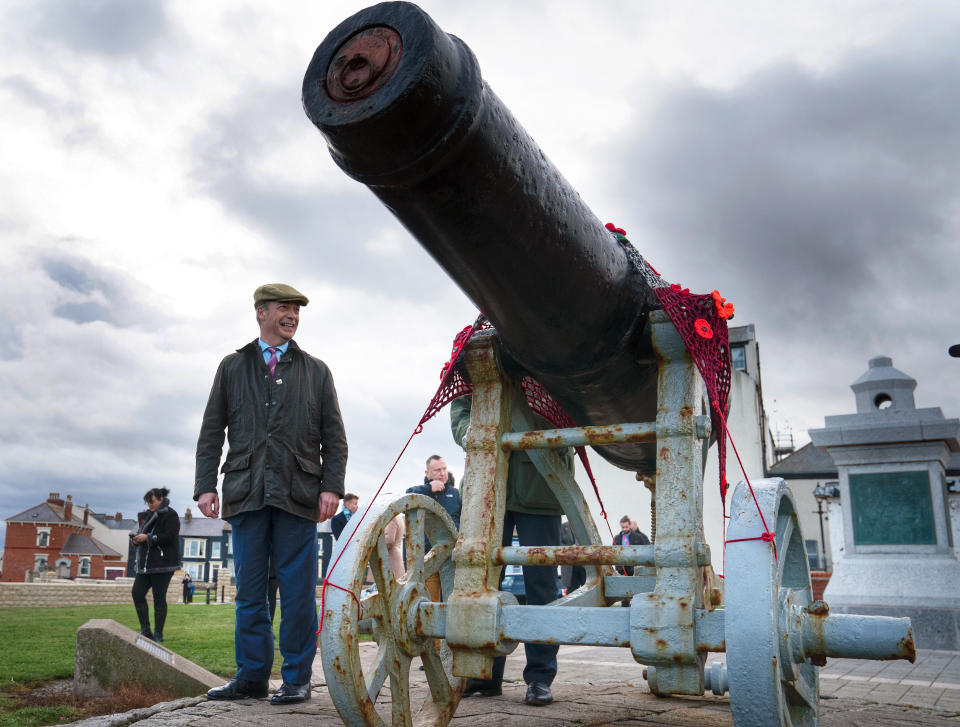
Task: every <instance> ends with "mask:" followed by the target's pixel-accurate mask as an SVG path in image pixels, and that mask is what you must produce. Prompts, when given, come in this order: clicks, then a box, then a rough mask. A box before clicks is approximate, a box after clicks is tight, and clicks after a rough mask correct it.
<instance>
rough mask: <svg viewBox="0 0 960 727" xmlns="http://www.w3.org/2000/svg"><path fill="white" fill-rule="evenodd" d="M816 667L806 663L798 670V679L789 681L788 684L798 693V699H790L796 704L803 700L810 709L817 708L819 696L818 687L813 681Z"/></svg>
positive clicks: (791, 689)
mask: <svg viewBox="0 0 960 727" xmlns="http://www.w3.org/2000/svg"><path fill="white" fill-rule="evenodd" d="M815 669H816V667H813V666H810V665H804V666H802V667H801V668H799V669H797V670H796V675H797V678H796V681H793V682H788V683H787V684H786V686H788V687H789V689H790V691H791V692H793V693H794V694H795V695H796V699H794V700H790V701H792V702H793V703H794V704H797V703H798V700H799V701H802V703H803V704H805V705H806V706H807V707H809V708H810V709H814V710H816V708H817V703H818V702H819V697H818V696H817V687H816V684H815V683H812V682H813V681H814V679H815V676H814V675H815V674H816V672H815V671H814V670H815Z"/></svg>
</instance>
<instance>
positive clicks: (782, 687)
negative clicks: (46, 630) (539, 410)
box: [303, 2, 913, 727]
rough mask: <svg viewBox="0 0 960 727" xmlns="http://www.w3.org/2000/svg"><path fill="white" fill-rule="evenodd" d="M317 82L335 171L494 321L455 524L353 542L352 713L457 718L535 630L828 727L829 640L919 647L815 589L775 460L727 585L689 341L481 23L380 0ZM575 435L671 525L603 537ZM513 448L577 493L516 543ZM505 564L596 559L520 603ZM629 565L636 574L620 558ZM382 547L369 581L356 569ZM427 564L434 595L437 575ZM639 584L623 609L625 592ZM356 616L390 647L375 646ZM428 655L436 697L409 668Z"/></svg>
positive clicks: (470, 363) (347, 602)
mask: <svg viewBox="0 0 960 727" xmlns="http://www.w3.org/2000/svg"><path fill="white" fill-rule="evenodd" d="M303 103H304V108H305V110H306V113H307V115H308V116H309V118H310V120H311V121H312V122H313V123H314V124H315V125H316V127H317V128H318V129H319V130H320V131H321V133H322V134H323V136H324V138H325V139H326V142H327V145H328V148H329V151H330V153H331V155H332V156H333V159H334V160H335V161H336V163H337V164H338V165H339V166H340V168H341V169H343V170H344V171H345V172H346V173H347V174H348V175H349V176H351V177H352V178H354V179H356V180H358V181H360V182H362V183H364V184H365V185H367V187H369V189H370V190H371V191H372V192H373V193H374V194H375V195H376V196H377V197H378V198H379V199H380V200H381V201H382V202H383V203H384V204H385V205H386V207H387V208H388V209H389V210H390V211H391V212H392V213H393V214H394V215H395V216H396V217H397V219H398V220H399V221H400V222H401V224H403V225H404V227H406V228H407V229H408V230H409V231H410V232H411V234H412V235H413V236H414V237H415V238H416V239H417V240H418V241H419V242H420V244H421V245H423V247H424V248H425V249H426V250H427V251H428V252H429V253H430V255H431V256H432V257H433V258H434V259H435V260H436V261H437V262H438V263H439V264H440V265H441V267H443V269H444V270H446V271H447V273H448V274H449V275H450V276H451V277H452V278H453V280H454V281H455V282H456V283H457V284H458V285H459V286H460V287H461V288H462V289H463V291H464V292H465V293H466V294H467V296H468V297H469V298H470V299H471V300H472V301H473V302H474V303H475V304H476V305H477V307H478V308H479V309H480V311H481V312H482V313H483V315H484V316H486V317H487V318H488V319H489V321H490V322H491V323H492V324H493V329H492V330H488V331H482V332H479V333H477V334H475V335H474V336H473V337H472V338H471V339H470V341H469V343H468V344H467V345H466V348H465V351H464V354H463V358H462V366H463V367H464V372H465V373H464V375H465V376H466V377H467V378H468V379H469V381H470V383H471V385H472V387H473V405H472V414H471V425H470V430H469V432H468V435H467V441H466V463H465V469H464V475H463V478H462V481H461V482H462V484H461V487H462V498H463V513H464V514H463V517H462V520H461V527H460V531H459V532H457V531H456V529H455V528H454V526H453V523H452V521H450V519H449V517H448V516H447V515H446V513H445V512H444V511H443V510H442V509H441V508H440V507H439V506H437V505H436V504H435V503H433V502H432V501H430V500H429V499H428V498H424V497H422V496H417V495H410V496H406V497H402V498H400V499H398V500H396V501H394V502H393V503H391V504H390V505H389V506H387V507H386V508H385V509H383V510H382V512H377V513H374V515H373V516H372V517H370V518H369V519H368V520H366V521H365V522H364V523H363V524H362V525H361V527H359V528H358V529H357V530H356V531H355V532H353V533H352V534H349V535H348V536H347V537H344V538H342V540H341V541H340V542H338V544H337V549H336V555H335V557H337V558H338V560H337V562H338V563H339V567H337V568H334V572H333V573H332V575H331V576H330V578H329V585H332V586H334V587H333V588H329V589H326V591H325V596H324V613H323V618H324V627H323V629H322V631H321V644H322V660H323V664H324V671H325V675H326V678H327V683H328V687H329V689H330V694H331V697H332V698H333V700H334V702H335V704H336V706H337V708H338V710H339V711H340V714H341V716H342V717H343V719H344V721H345V722H346V723H348V724H369V725H380V724H384V723H386V722H392V723H393V724H397V725H401V724H402V725H408V724H418V725H445V724H447V722H449V720H450V719H451V718H452V716H453V714H454V712H455V710H456V708H457V704H458V702H459V699H460V694H461V692H462V688H463V679H464V678H465V677H478V678H483V677H488V676H489V674H490V670H491V666H492V663H493V659H494V657H495V656H497V655H500V654H506V653H510V652H511V651H512V650H513V649H514V648H516V646H517V644H519V643H521V642H541V643H547V642H549V643H560V644H594V645H604V646H611V647H625V648H629V649H630V650H631V652H632V655H633V657H634V659H635V660H636V661H637V662H638V663H639V664H643V665H645V666H646V670H645V672H644V673H645V676H646V678H647V681H648V684H649V686H650V688H651V690H652V691H653V692H654V693H656V694H663V695H666V694H689V695H700V694H703V693H704V691H705V690H706V689H712V690H713V691H714V692H715V693H723V692H724V691H725V690H726V689H727V688H729V691H730V695H731V709H732V711H733V714H734V721H735V724H736V725H737V727H755V726H758V725H771V724H781V725H815V724H816V721H817V711H818V703H819V676H818V668H819V666H820V665H822V664H824V663H825V659H826V658H827V657H828V656H844V655H849V656H857V657H859V658H881V659H893V658H910V659H912V658H913V637H912V631H911V627H910V623H909V620H908V619H884V618H877V617H863V616H850V615H833V614H830V613H829V607H828V606H827V605H826V604H824V603H822V602H818V601H814V600H813V597H812V588H811V584H810V573H809V566H808V563H807V559H806V554H805V550H804V547H803V539H802V536H801V534H800V529H799V522H798V519H797V514H796V506H795V503H794V500H793V497H792V495H791V494H790V491H789V488H788V487H787V486H786V484H785V483H784V482H783V481H782V480H763V481H760V482H754V483H753V487H752V490H751V488H750V487H749V486H748V485H747V483H740V484H739V485H738V486H737V488H736V491H735V492H734V495H733V498H732V501H731V506H730V513H731V520H730V525H729V529H728V537H729V541H728V542H729V547H728V549H727V557H726V561H727V568H726V574H725V576H726V578H725V603H720V602H719V599H718V597H717V592H718V589H716V588H714V587H713V586H714V583H713V581H712V579H711V574H712V570H711V568H710V553H709V548H708V546H707V545H706V543H705V542H704V538H703V480H702V474H703V462H704V457H705V449H706V448H705V445H706V444H708V443H709V441H710V438H711V435H712V432H711V420H710V417H709V416H708V412H707V403H706V400H707V397H706V396H705V392H704V384H703V381H702V379H701V377H700V374H699V373H698V371H697V368H696V367H695V365H694V362H693V360H692V358H691V355H690V352H689V350H688V348H687V346H686V345H685V343H684V341H683V340H682V338H681V337H680V335H679V333H678V331H677V330H676V328H675V327H674V325H673V323H672V322H671V319H670V318H669V317H668V316H667V315H666V314H665V312H664V311H663V310H661V309H660V308H661V306H660V304H659V302H658V298H657V296H656V295H655V294H654V290H653V286H652V283H651V278H650V276H649V274H648V273H647V272H646V270H645V269H644V267H643V261H642V258H641V257H639V255H638V254H637V253H636V252H635V251H633V250H632V248H631V247H630V246H629V244H625V243H624V241H623V240H622V239H619V238H616V237H614V236H613V235H611V233H610V232H609V231H608V230H607V229H605V227H604V225H603V224H602V223H601V222H600V220H599V219H597V217H596V216H595V215H594V214H593V213H592V212H591V211H590V209H589V208H588V207H587V206H586V205H585V203H584V202H583V200H582V199H581V198H580V197H579V195H578V194H577V193H576V191H575V190H573V189H572V188H571V186H570V185H569V184H568V183H567V181H566V180H564V178H563V177H562V175H561V174H560V173H559V172H558V171H557V170H556V169H555V168H554V167H553V165H552V164H551V163H550V162H549V161H548V160H547V158H546V156H545V155H544V154H543V153H542V152H541V151H540V149H539V148H538V147H537V145H536V144H535V142H534V141H533V140H532V139H531V138H530V136H529V135H528V134H527V133H526V132H525V131H524V130H523V128H522V127H521V126H520V125H519V123H518V122H517V121H516V120H515V119H514V118H513V116H512V115H511V113H510V112H509V110H508V109H507V108H506V107H505V106H504V104H503V103H502V102H501V101H500V100H499V99H498V98H497V97H496V95H495V94H494V93H493V91H492V90H491V89H490V88H489V87H488V86H487V85H486V84H485V83H484V82H483V80H482V78H481V74H480V71H479V66H478V63H477V60H476V58H475V57H474V55H473V53H472V52H471V51H470V49H469V48H468V47H467V45H466V44H465V43H464V42H463V41H461V40H460V39H458V38H456V37H453V36H450V35H448V34H446V33H445V32H443V31H442V30H441V29H440V28H439V27H438V26H437V25H436V24H435V23H434V22H433V20H432V19H431V18H430V17H429V16H428V15H427V14H426V13H425V12H423V11H422V10H421V9H420V8H418V7H417V6H415V5H412V4H409V3H405V2H388V3H382V4H380V5H376V6H374V7H371V8H368V9H365V10H362V11H360V12H359V13H357V14H355V15H354V16H352V17H350V18H348V19H347V20H345V21H344V22H343V23H341V24H340V25H338V26H337V27H336V28H334V29H333V30H332V31H331V32H330V33H329V34H328V35H327V37H326V38H325V39H324V41H323V42H322V43H321V44H320V46H319V47H318V48H317V50H316V52H315V54H314V56H313V58H312V60H311V62H310V64H309V67H308V68H307V71H306V74H305V77H304V82H303ZM521 376H532V377H534V378H535V379H536V380H537V381H539V382H540V383H541V384H542V385H543V386H544V387H545V388H546V390H547V391H549V392H550V394H551V395H552V396H553V397H554V398H555V399H556V400H557V401H558V402H559V403H560V404H561V405H562V406H563V408H564V409H565V410H566V412H568V413H569V415H570V417H571V418H572V420H573V421H574V422H575V423H576V425H577V426H573V427H565V428H562V429H555V430H542V429H538V427H537V425H536V423H535V422H536V420H535V418H534V416H533V412H532V411H531V409H530V407H529V405H528V403H527V401H526V400H525V397H524V396H523V394H522V392H521V385H520V377H521ZM581 445H592V446H594V448H595V449H596V450H597V451H598V452H599V453H600V454H601V456H603V457H604V458H605V459H607V460H608V461H609V462H611V463H612V464H614V465H616V466H618V467H621V468H623V469H626V470H630V471H634V472H637V473H638V475H646V476H649V477H651V478H655V481H656V486H655V496H654V500H653V505H654V507H655V511H656V523H657V527H656V536H655V538H654V542H653V544H652V545H650V546H631V547H615V546H604V545H602V544H601V540H600V536H599V533H598V531H597V528H596V525H595V523H594V522H593V519H592V517H591V516H590V513H589V510H588V507H587V504H586V501H585V500H584V497H583V494H582V492H581V489H580V487H579V486H578V484H577V482H576V481H575V480H574V478H573V477H572V476H571V475H570V474H569V472H568V471H567V470H565V469H564V468H563V467H562V466H561V464H560V459H559V457H558V456H557V454H556V452H555V451H553V450H555V449H557V448H559V447H565V446H581ZM520 449H523V450H526V451H527V452H528V454H529V456H530V458H531V460H532V461H533V462H534V464H535V466H536V467H537V468H538V470H539V471H540V472H541V474H543V475H544V477H545V479H546V480H547V481H548V483H549V484H550V486H551V489H552V490H553V492H554V494H555V495H556V497H557V499H558V500H559V501H560V503H561V504H562V506H563V508H564V511H565V514H566V516H567V518H568V520H569V522H570V525H571V529H572V531H573V534H574V536H575V538H576V541H577V545H574V546H562V547H539V548H517V547H501V545H500V535H501V530H502V524H503V516H504V502H505V487H506V485H505V482H506V471H507V466H508V459H509V454H510V452H512V451H514V450H520ZM398 515H404V516H405V517H406V519H407V536H406V537H407V540H406V551H407V572H406V574H405V575H404V576H402V577H400V578H397V577H395V574H394V573H393V572H392V570H391V569H390V567H389V560H388V558H387V555H386V550H385V546H384V545H383V538H382V537H381V536H382V532H383V529H384V528H385V527H386V525H387V523H389V522H390V520H392V519H393V518H394V517H396V516H398ZM761 533H765V534H767V535H769V536H770V537H763V538H760V537H758V536H760V535H761ZM345 534H346V531H345ZM425 536H426V537H425ZM505 565H553V566H556V565H583V566H585V567H586V568H587V573H588V577H587V582H586V583H585V584H584V585H583V586H582V587H581V588H579V589H578V590H577V591H575V592H573V593H571V594H567V595H566V596H564V597H562V598H559V599H558V600H557V601H555V602H553V603H552V604H550V605H547V606H519V605H517V602H516V599H514V598H513V596H511V595H510V594H508V593H505V592H501V591H499V590H498V588H497V583H498V575H499V572H500V568H502V567H503V566H505ZM613 565H633V566H635V570H634V574H633V575H632V576H620V575H616V573H615V571H614V570H613V568H612V566H613ZM368 568H369V569H370V570H371V571H372V573H373V577H374V581H375V584H376V588H375V590H374V591H372V592H364V590H363V587H364V579H365V577H366V574H367V572H368ZM433 574H438V575H439V576H440V580H441V583H442V589H441V590H442V600H441V601H433V600H431V599H430V596H429V593H428V592H427V589H426V587H425V581H426V579H427V578H428V577H430V576H432V575H433ZM625 598H631V599H632V601H631V605H630V607H629V608H610V606H612V605H614V604H616V603H618V602H620V601H621V600H623V599H625ZM363 633H369V634H371V635H372V637H373V641H374V642H375V643H376V645H377V648H376V651H375V652H371V651H370V650H369V649H362V648H361V646H360V643H359V640H360V637H361V634H363ZM435 639H440V640H441V642H440V644H441V646H440V648H439V650H438V649H437V646H436V642H435ZM711 651H713V652H726V654H727V660H726V666H725V667H717V666H711V667H710V668H706V667H705V661H706V655H707V654H708V653H709V652H711ZM418 657H419V658H420V659H421V661H422V664H423V667H424V677H425V680H426V685H427V689H428V692H427V694H426V696H425V697H423V698H422V699H420V698H418V697H416V696H415V693H419V692H416V690H415V689H414V688H413V687H412V685H411V684H412V683H411V671H410V669H411V664H412V662H413V660H414V659H415V658H418ZM388 681H389V690H387V689H386V688H385V686H386V684H387V683H388Z"/></svg>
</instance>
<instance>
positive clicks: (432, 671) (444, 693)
mask: <svg viewBox="0 0 960 727" xmlns="http://www.w3.org/2000/svg"><path fill="white" fill-rule="evenodd" d="M420 657H421V658H422V659H423V671H424V673H425V674H426V675H427V684H429V685H430V694H431V695H432V696H433V701H434V703H435V704H446V703H447V702H449V701H450V699H451V698H452V697H453V687H452V685H451V684H450V681H449V679H447V672H446V671H444V668H443V661H442V660H441V659H440V654H438V653H437V651H436V650H435V649H434V648H433V644H432V643H431V645H430V648H428V649H427V650H426V651H425V652H423V653H422V654H421V655H420Z"/></svg>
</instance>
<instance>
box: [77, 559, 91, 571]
mask: <svg viewBox="0 0 960 727" xmlns="http://www.w3.org/2000/svg"><path fill="white" fill-rule="evenodd" d="M77 575H80V576H89V575H90V559H89V558H86V557H83V558H80V570H79V571H78V572H77Z"/></svg>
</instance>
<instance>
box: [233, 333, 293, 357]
mask: <svg viewBox="0 0 960 727" xmlns="http://www.w3.org/2000/svg"><path fill="white" fill-rule="evenodd" d="M259 340H260V337H259V336H257V337H256V338H254V339H253V340H252V341H250V343H248V344H247V345H245V346H241V347H240V348H238V349H237V353H252V354H257V355H258V356H261V357H262V356H263V354H262V352H261V351H260V344H259ZM291 351H296V352H297V353H300V352H301V349H300V347H299V346H298V345H297V342H296V341H294V340H293V339H292V338H291V339H290V345H289V346H288V347H287V353H288V354H289V353H290V352H291Z"/></svg>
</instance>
